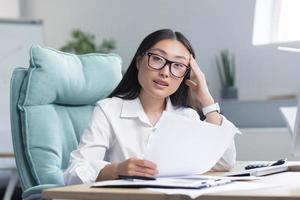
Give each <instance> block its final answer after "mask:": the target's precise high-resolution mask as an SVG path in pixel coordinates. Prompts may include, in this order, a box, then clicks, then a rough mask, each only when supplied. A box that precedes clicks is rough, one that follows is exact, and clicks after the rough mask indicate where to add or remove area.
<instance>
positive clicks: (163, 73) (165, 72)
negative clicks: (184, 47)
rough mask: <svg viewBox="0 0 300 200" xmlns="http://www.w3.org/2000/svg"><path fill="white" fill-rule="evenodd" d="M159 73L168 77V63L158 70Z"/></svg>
mask: <svg viewBox="0 0 300 200" xmlns="http://www.w3.org/2000/svg"><path fill="white" fill-rule="evenodd" d="M159 74H160V75H161V76H163V77H169V76H170V64H169V63H168V64H166V65H165V66H164V67H163V68H162V69H161V70H160V71H159Z"/></svg>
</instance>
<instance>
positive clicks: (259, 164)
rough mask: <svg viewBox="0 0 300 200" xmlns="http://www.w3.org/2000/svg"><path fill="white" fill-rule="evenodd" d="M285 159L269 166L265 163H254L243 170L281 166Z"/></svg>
mask: <svg viewBox="0 0 300 200" xmlns="http://www.w3.org/2000/svg"><path fill="white" fill-rule="evenodd" d="M286 160H287V159H286V158H284V159H280V160H277V161H276V162H274V163H271V164H266V163H254V164H250V165H247V166H246V167H245V169H246V170H247V169H254V168H261V167H270V166H276V165H282V164H284V163H285V162H286Z"/></svg>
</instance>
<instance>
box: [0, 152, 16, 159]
mask: <svg viewBox="0 0 300 200" xmlns="http://www.w3.org/2000/svg"><path fill="white" fill-rule="evenodd" d="M12 157H15V154H14V153H13V152H0V158H12Z"/></svg>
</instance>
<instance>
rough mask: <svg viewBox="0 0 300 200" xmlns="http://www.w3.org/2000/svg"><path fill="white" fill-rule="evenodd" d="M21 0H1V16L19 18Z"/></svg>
mask: <svg viewBox="0 0 300 200" xmlns="http://www.w3.org/2000/svg"><path fill="white" fill-rule="evenodd" d="M19 16H20V10H19V0H0V18H14V19H15V18H19Z"/></svg>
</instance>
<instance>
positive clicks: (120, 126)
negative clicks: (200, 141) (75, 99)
mask: <svg viewBox="0 0 300 200" xmlns="http://www.w3.org/2000/svg"><path fill="white" fill-rule="evenodd" d="M194 58H195V53H194V51H193V49H192V47H191V45H190V43H189V41H188V40H187V39H186V38H185V37H184V36H183V35H182V34H181V33H179V32H173V31H172V30H169V29H163V30H159V31H156V32H153V33H151V34H150V35H148V36H147V37H146V38H145V39H144V40H143V41H142V43H141V45H140V46H139V48H138V49H137V52H136V54H135V56H134V58H133V59H132V62H131V64H130V66H129V68H128V70H127V72H126V73H125V75H124V77H123V79H122V80H121V82H120V83H119V85H118V86H117V88H116V89H115V90H114V91H113V92H112V93H111V94H110V95H109V98H106V99H104V100H101V101H99V102H97V105H96V107H95V109H94V112H93V116H92V119H91V121H90V124H89V126H88V128H87V129H86V130H85V132H84V134H83V136H82V138H81V142H80V144H79V148H78V149H77V150H75V151H73V152H72V153H71V156H70V166H69V167H68V169H67V170H66V171H65V173H64V176H65V183H66V184H77V183H90V182H95V181H101V180H112V179H117V178H118V175H120V174H122V175H136V176H150V177H151V176H155V175H156V174H157V173H158V171H157V168H156V165H155V163H152V162H150V161H148V160H144V159H142V157H143V154H144V152H145V148H146V146H147V143H148V141H149V140H150V138H151V135H152V134H155V125H156V123H157V122H158V121H159V119H160V117H161V115H162V112H163V111H164V110H165V111H167V112H170V113H174V114H180V115H183V116H186V117H189V118H190V119H192V120H200V119H199V115H198V113H197V112H196V111H195V110H193V109H192V108H190V102H189V98H188V96H189V95H188V94H189V88H192V89H194V90H195V92H196V94H197V95H196V98H197V100H198V101H199V102H200V103H201V105H202V106H203V111H204V114H205V115H206V121H207V122H209V123H213V124H217V125H220V126H234V125H233V124H232V123H231V122H229V121H228V120H226V118H225V117H223V116H221V115H220V114H219V109H218V105H217V104H216V103H215V102H214V99H213V98H212V96H211V94H210V92H209V90H208V87H207V84H206V80H205V76H204V74H203V73H202V71H201V70H200V68H199V66H198V64H197V62H196V61H195V59H194ZM191 71H192V72H193V74H194V76H195V79H196V82H197V83H195V82H193V81H191V80H189V79H188V78H189V77H190V73H191ZM235 156H236V152H235V146H234V141H232V144H231V146H229V147H228V149H227V151H226V152H225V153H224V155H223V157H222V158H221V159H220V160H219V162H218V163H217V164H216V165H215V166H214V167H213V170H228V169H230V168H231V167H232V166H233V165H234V163H235Z"/></svg>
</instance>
